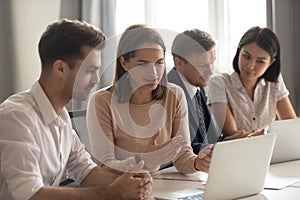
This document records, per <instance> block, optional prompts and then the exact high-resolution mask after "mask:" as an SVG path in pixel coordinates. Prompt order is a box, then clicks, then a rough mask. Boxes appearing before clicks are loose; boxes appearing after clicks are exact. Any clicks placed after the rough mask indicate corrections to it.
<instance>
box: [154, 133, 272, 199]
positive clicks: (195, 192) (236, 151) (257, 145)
mask: <svg viewBox="0 0 300 200" xmlns="http://www.w3.org/2000/svg"><path fill="white" fill-rule="evenodd" d="M275 139H276V135H275V134H266V135H262V136H256V137H250V138H243V139H236V140H230V141H224V142H220V143H217V144H215V147H214V150H213V155H212V160H211V164H210V168H209V173H208V174H209V175H208V178H207V183H206V185H205V188H204V190H202V189H200V188H201V187H202V183H200V182H199V189H198V188H194V189H187V190H181V191H177V192H171V193H167V194H160V195H159V196H155V198H156V199H205V200H211V199H212V200H218V199H236V198H242V197H246V196H250V195H255V194H258V193H260V192H261V191H262V190H263V188H264V183H265V179H266V175H267V172H268V169H269V165H270V161H271V156H272V152H273V148H274V144H275ZM195 184H197V182H195Z"/></svg>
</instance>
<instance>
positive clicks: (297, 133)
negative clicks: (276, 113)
mask: <svg viewBox="0 0 300 200" xmlns="http://www.w3.org/2000/svg"><path fill="white" fill-rule="evenodd" d="M268 133H274V134H276V142H275V146H274V151H273V155H272V159H271V163H279V162H286V161H291V160H298V159H300V144H299V142H300V118H297V119H287V120H276V121H274V122H273V123H271V125H270V127H269V130H268Z"/></svg>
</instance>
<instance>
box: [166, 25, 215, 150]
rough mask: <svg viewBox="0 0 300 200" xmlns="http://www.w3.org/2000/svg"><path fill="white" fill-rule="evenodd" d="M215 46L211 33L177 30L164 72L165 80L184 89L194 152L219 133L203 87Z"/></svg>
mask: <svg viewBox="0 0 300 200" xmlns="http://www.w3.org/2000/svg"><path fill="white" fill-rule="evenodd" d="M215 46H216V42H215V40H214V39H213V37H212V36H211V35H210V34H208V33H206V32H204V31H200V30H198V29H192V30H186V31H184V32H183V33H179V34H178V35H177V36H176V37H175V39H174V41H173V44H172V55H173V61H174V65H175V67H174V68H173V69H171V71H170V72H169V73H168V80H169V82H171V83H175V84H177V85H179V86H180V87H181V88H182V89H183V91H184V93H185V96H186V100H187V104H188V115H189V129H190V136H191V146H192V147H193V151H194V153H196V154H197V153H198V152H199V151H200V149H202V148H203V147H204V146H206V145H207V144H208V143H215V142H216V141H217V138H218V135H219V134H220V133H218V131H217V128H216V126H215V124H214V121H213V119H212V117H211V114H210V111H209V109H208V106H207V104H206V96H205V91H204V88H205V87H206V86H207V84H208V81H209V78H210V76H211V75H212V72H213V66H214V61H215V60H216V53H215Z"/></svg>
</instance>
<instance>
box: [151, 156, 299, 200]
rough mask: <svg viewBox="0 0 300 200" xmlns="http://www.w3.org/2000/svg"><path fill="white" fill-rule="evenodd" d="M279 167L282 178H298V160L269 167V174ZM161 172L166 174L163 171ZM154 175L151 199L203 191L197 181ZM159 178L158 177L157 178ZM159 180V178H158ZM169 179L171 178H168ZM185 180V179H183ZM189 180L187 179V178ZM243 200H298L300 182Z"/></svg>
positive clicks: (172, 170) (268, 190) (267, 190)
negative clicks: (181, 191)
mask: <svg viewBox="0 0 300 200" xmlns="http://www.w3.org/2000/svg"><path fill="white" fill-rule="evenodd" d="M291 165H293V167H292V168H293V170H287V169H285V168H284V167H286V166H291ZM279 166H280V167H281V171H280V175H281V176H282V177H291V176H292V177H300V160H299V161H292V162H288V163H285V164H280V165H279V164H274V165H271V167H270V171H271V172H274V171H275V172H276V173H277V172H278V173H279V171H278V169H279ZM295 167H296V168H298V167H299V168H298V170H295ZM167 170H168V171H167V173H168V174H169V173H170V172H172V173H174V168H173V169H172V168H171V169H167ZM163 172H166V171H165V170H164V171H163ZM195 176H196V177H195V178H194V179H196V180H197V179H201V178H202V175H199V174H197V175H195ZM155 177H157V176H155V175H154V182H153V194H152V196H153V197H152V198H153V199H155V198H154V197H155V196H157V195H160V194H165V193H169V192H176V191H178V190H184V189H191V188H201V189H204V186H203V184H202V183H201V182H200V181H199V180H198V181H196V180H164V179H156V178H155ZM158 177H160V176H158ZM175 177H176V179H179V178H178V177H177V176H175ZM160 178H161V177H160ZM167 179H169V176H167ZM170 179H171V178H170ZM183 179H185V177H183ZM187 179H189V178H187ZM191 179H193V178H191ZM241 199H243V200H266V199H269V200H285V199H287V200H299V199H300V181H299V182H297V183H295V184H292V185H289V186H288V187H285V188H283V189H280V190H273V189H264V190H263V191H262V192H261V193H260V194H258V195H254V196H251V197H246V198H241Z"/></svg>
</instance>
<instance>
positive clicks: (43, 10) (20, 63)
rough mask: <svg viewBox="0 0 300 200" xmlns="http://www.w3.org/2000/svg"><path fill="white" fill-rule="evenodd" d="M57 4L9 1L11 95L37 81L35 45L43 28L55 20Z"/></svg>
mask: <svg viewBox="0 0 300 200" xmlns="http://www.w3.org/2000/svg"><path fill="white" fill-rule="evenodd" d="M60 3H61V0H38V1H37V0H21V1H20V0H11V12H12V13H13V19H12V30H13V31H12V32H13V40H14V44H13V45H14V47H13V49H14V50H15V58H14V61H15V66H16V67H15V73H16V74H15V81H16V82H15V90H16V91H15V92H19V91H22V90H25V89H28V88H30V87H31V85H32V83H33V82H34V81H35V80H37V79H38V77H39V74H40V71H41V70H40V68H41V67H40V60H39V56H38V41H39V39H40V37H41V34H42V33H43V32H44V30H46V27H47V25H48V24H50V23H51V22H53V21H55V20H57V19H59V15H60Z"/></svg>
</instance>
